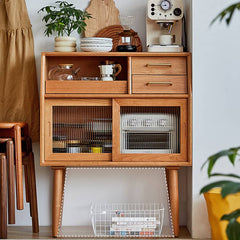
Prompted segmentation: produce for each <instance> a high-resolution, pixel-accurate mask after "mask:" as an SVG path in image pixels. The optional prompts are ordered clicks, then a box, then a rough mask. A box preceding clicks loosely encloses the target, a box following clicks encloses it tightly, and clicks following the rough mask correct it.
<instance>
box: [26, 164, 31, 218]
mask: <svg viewBox="0 0 240 240" xmlns="http://www.w3.org/2000/svg"><path fill="white" fill-rule="evenodd" d="M28 174H29V173H28V164H24V176H25V192H26V202H28V203H29V202H30V197H29V195H30V193H29V186H28ZM31 216H32V215H31Z"/></svg>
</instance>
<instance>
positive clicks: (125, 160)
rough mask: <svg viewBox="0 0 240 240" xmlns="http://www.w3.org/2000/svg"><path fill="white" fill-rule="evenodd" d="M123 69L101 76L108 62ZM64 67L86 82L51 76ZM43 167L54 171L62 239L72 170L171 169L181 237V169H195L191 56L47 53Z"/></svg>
mask: <svg viewBox="0 0 240 240" xmlns="http://www.w3.org/2000/svg"><path fill="white" fill-rule="evenodd" d="M106 60H108V61H111V62H114V63H116V64H120V65H121V66H122V71H121V73H120V74H119V75H118V76H117V79H116V80H114V81H99V80H97V81H93V80H89V81H86V80H85V79H86V78H85V77H98V76H99V68H98V66H99V65H101V63H102V62H104V61H106ZM58 64H73V65H74V68H80V71H79V76H78V77H79V79H84V80H64V81H59V80H55V79H49V77H48V72H49V70H50V69H52V68H53V67H54V66H57V65H58ZM41 66H42V70H41V143H40V148H41V155H40V161H41V165H42V166H50V167H52V170H53V171H54V183H53V205H52V207H53V210H52V211H53V218H52V235H53V237H57V234H58V227H59V217H60V208H61V200H62V194H63V183H64V173H65V168H66V167H76V166H78V167H86V166H87V167H124V166H125V167H131V166H132V167H143V166H144V167H166V169H167V180H168V187H169V194H170V202H171V208H172V217H173V226H174V232H175V236H178V234H179V221H178V215H179V213H178V210H179V207H178V170H179V168H180V167H181V166H191V157H192V150H191V149H192V87H191V54H190V53H147V52H143V53H116V52H110V53H86V52H83V53H82V52H77V53H56V52H54V53H50V52H48V53H42V59H41Z"/></svg>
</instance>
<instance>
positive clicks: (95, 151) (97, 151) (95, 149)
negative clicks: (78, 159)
mask: <svg viewBox="0 0 240 240" xmlns="http://www.w3.org/2000/svg"><path fill="white" fill-rule="evenodd" d="M91 152H92V153H102V148H101V147H91Z"/></svg>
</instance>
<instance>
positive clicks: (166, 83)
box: [146, 82, 173, 86]
mask: <svg viewBox="0 0 240 240" xmlns="http://www.w3.org/2000/svg"><path fill="white" fill-rule="evenodd" d="M154 84H160V85H169V86H172V85H173V83H172V82H148V83H146V85H147V86H148V85H154Z"/></svg>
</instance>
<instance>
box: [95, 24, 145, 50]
mask: <svg viewBox="0 0 240 240" xmlns="http://www.w3.org/2000/svg"><path fill="white" fill-rule="evenodd" d="M122 31H123V27H122V26H121V25H112V26H108V27H106V28H103V29H102V30H100V31H99V32H98V33H97V35H96V36H97V37H106V38H112V40H113V48H112V52H116V51H117V45H118V42H119V39H120V36H119V35H118V33H120V32H122ZM130 31H131V32H134V31H133V30H132V29H131V30H130ZM134 38H135V41H136V46H137V52H142V43H141V40H140V37H139V36H138V35H137V34H136V35H135V36H134Z"/></svg>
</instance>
